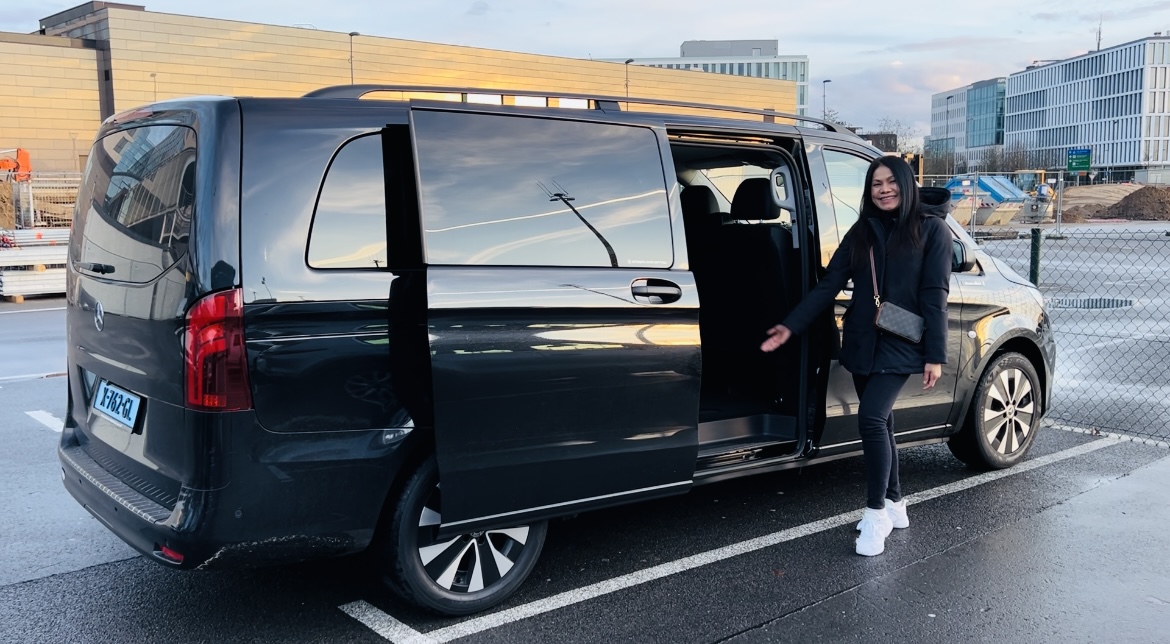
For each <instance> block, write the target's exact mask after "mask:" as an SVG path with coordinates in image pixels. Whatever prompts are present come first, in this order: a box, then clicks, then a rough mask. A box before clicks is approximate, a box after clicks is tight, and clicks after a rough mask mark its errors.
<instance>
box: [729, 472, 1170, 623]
mask: <svg viewBox="0 0 1170 644" xmlns="http://www.w3.org/2000/svg"><path fill="white" fill-rule="evenodd" d="M1167 500H1170V458H1163V459H1161V460H1159V461H1157V462H1155V463H1153V464H1151V465H1147V466H1145V467H1142V468H1141V469H1138V470H1135V471H1134V472H1132V473H1130V474H1129V475H1127V476H1125V477H1122V478H1120V479H1117V480H1116V481H1113V482H1111V483H1109V484H1108V485H1102V486H1100V487H1098V488H1096V489H1094V490H1091V491H1089V492H1086V493H1084V494H1082V495H1080V496H1077V497H1073V498H1071V499H1069V500H1068V501H1065V502H1064V503H1061V504H1060V505H1057V506H1054V507H1052V508H1049V509H1048V510H1045V511H1043V512H1041V513H1039V514H1036V515H1035V516H1033V517H1030V518H1028V519H1025V520H1022V521H1019V522H1016V523H1014V524H1011V525H1008V526H1005V527H1003V528H1001V529H999V530H996V531H994V532H991V533H988V534H986V535H984V536H982V537H980V538H979V539H975V540H973V541H970V542H968V543H965V544H962V545H959V546H957V547H955V548H952V549H950V550H946V551H944V552H941V553H939V554H938V555H936V556H933V557H929V558H926V559H924V560H922V561H919V562H916V563H914V564H911V565H909V566H906V567H904V568H901V569H899V570H897V571H894V572H892V573H890V574H887V575H884V576H882V577H880V578H878V579H874V580H871V581H868V582H866V583H864V584H861V585H859V586H856V587H854V588H851V589H849V590H846V591H844V592H841V593H838V594H836V595H834V596H832V597H829V598H827V599H825V600H824V601H821V602H818V603H816V604H814V605H812V606H810V607H808V608H806V609H804V610H801V611H799V612H797V613H795V614H793V615H789V616H786V617H784V618H781V619H778V620H776V621H774V622H772V623H770V624H767V625H765V626H762V627H760V628H757V629H753V630H751V631H748V632H746V633H743V634H741V635H739V636H737V637H734V638H731V639H730V640H728V641H730V642H735V643H737V644H747V643H750V642H777V641H793V642H815V641H829V642H939V641H952V642H956V641H963V642H1066V643H1072V642H1086V643H1089V642H1093V643H1098V642H1166V641H1170V557H1168V556H1167V553H1166V547H1167V544H1168V543H1170V510H1168V509H1167Z"/></svg>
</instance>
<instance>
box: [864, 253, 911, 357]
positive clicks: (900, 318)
mask: <svg viewBox="0 0 1170 644" xmlns="http://www.w3.org/2000/svg"><path fill="white" fill-rule="evenodd" d="M869 276H870V278H872V279H873V304H874V306H876V307H877V313H875V314H874V316H873V324H874V326H876V327H877V328H879V329H881V330H882V331H885V332H887V333H892V334H894V335H896V336H898V337H900V338H903V339H906V340H909V341H911V342H913V343H915V344H918V343H919V342H921V341H922V327H923V320H922V316H921V315H918V314H917V313H913V312H911V311H907V310H906V309H904V308H902V307H900V306H898V305H897V304H894V303H892V302H883V301H882V297H881V295H879V294H878V283H877V268H876V267H874V263H873V247H870V249H869Z"/></svg>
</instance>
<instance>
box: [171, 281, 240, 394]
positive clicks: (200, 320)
mask: <svg viewBox="0 0 1170 644" xmlns="http://www.w3.org/2000/svg"><path fill="white" fill-rule="evenodd" d="M184 348H185V349H186V358H187V373H186V379H187V407H188V408H190V409H199V410H204V411H239V410H243V409H251V408H252V391H251V389H250V388H249V386H248V353H247V351H246V349H245V347H244V305H243V296H242V295H241V291H240V290H239V289H236V290H231V291H221V292H219V293H212V294H211V295H208V296H207V297H205V298H203V299H201V300H199V301H198V302H196V303H195V306H192V307H191V310H190V311H188V312H187V331H186V333H185V334H184Z"/></svg>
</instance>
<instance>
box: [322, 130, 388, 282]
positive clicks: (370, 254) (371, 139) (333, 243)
mask: <svg viewBox="0 0 1170 644" xmlns="http://www.w3.org/2000/svg"><path fill="white" fill-rule="evenodd" d="M308 257H309V266H312V267H313V268H385V267H386V183H385V177H384V173H383V170H382V138H381V137H380V136H378V135H371V136H363V137H361V138H358V139H354V140H352V141H350V142H349V143H346V144H345V145H344V146H342V148H341V150H339V151H338V153H337V156H336V157H334V159H333V163H331V164H330V165H329V170H328V171H327V172H326V174H325V181H324V182H323V183H322V185H321V195H320V197H319V198H318V199H317V212H316V213H315V214H314V215H313V230H312V232H311V233H310V234H309V256H308Z"/></svg>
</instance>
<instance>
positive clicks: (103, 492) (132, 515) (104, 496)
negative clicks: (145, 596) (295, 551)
mask: <svg viewBox="0 0 1170 644" xmlns="http://www.w3.org/2000/svg"><path fill="white" fill-rule="evenodd" d="M57 457H58V459H59V460H60V461H61V474H62V479H63V481H64V483H65V489H66V490H68V491H69V494H70V495H72V496H73V498H74V499H76V500H77V502H78V503H80V504H81V505H82V507H84V508H85V509H86V510H88V511H89V513H90V514H92V515H93V516H94V517H95V518H96V519H97V520H98V521H101V522H102V524H103V525H105V526H106V527H107V528H109V529H110V531H111V532H113V533H114V534H116V535H118V537H119V538H120V539H122V540H123V541H125V542H126V543H127V544H129V545H130V546H131V547H132V548H134V549H135V550H137V551H138V552H140V553H142V554H143V555H145V556H146V557H148V558H150V559H153V560H154V561H157V562H158V563H160V564H163V565H165V566H168V567H171V568H181V569H188V568H196V567H198V566H200V565H202V564H203V563H204V562H205V561H207V560H208V559H209V558H210V557H211V556H212V555H213V554H214V552H215V550H216V549H217V545H216V544H214V543H199V541H198V535H192V536H195V537H196V538H195V539H184V538H182V536H181V535H180V533H179V532H178V531H176V530H175V529H174V528H173V526H174V525H176V524H177V522H178V521H179V520H180V519H181V518H182V515H183V514H184V509H185V507H187V506H186V502H189V501H190V500H192V499H190V498H189V497H190V495H189V494H186V492H187V490H184V492H185V493H184V494H183V499H181V500H180V501H179V503H178V504H176V506H175V509H174V510H168V509H167V508H165V507H163V506H161V505H159V504H157V503H155V502H154V501H152V500H150V499H148V498H146V497H145V496H143V495H142V494H139V493H138V492H136V491H134V490H133V489H131V488H130V487H129V486H127V485H126V484H125V483H123V482H122V481H121V480H119V479H118V478H117V477H116V476H114V475H113V474H110V473H109V472H108V471H106V470H105V469H103V468H102V466H101V465H99V464H98V463H97V462H96V461H94V460H93V459H92V458H90V457H89V455H87V454H86V453H85V451H84V450H82V449H81V447H79V446H77V445H69V443H68V442H67V441H62V443H61V445H59V446H58V447H57ZM197 505H201V504H197ZM159 546H166V547H167V548H170V549H171V550H174V551H175V552H178V553H181V554H182V555H183V561H182V562H176V561H174V560H172V559H169V558H167V557H165V556H163V554H162V550H161V549H160V547H159Z"/></svg>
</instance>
